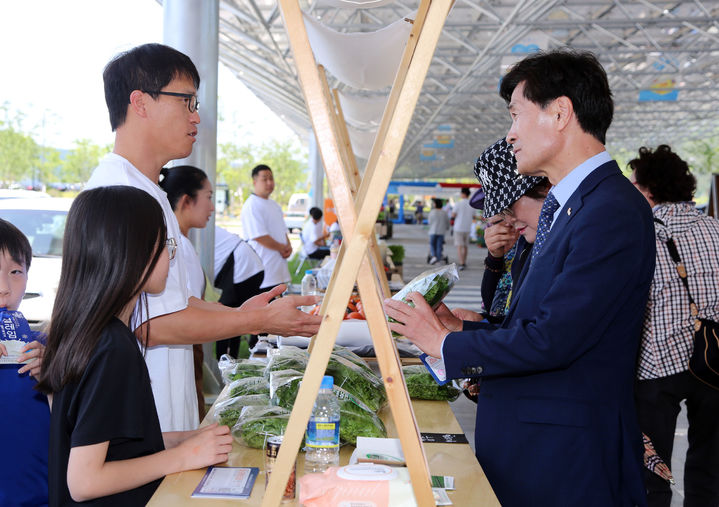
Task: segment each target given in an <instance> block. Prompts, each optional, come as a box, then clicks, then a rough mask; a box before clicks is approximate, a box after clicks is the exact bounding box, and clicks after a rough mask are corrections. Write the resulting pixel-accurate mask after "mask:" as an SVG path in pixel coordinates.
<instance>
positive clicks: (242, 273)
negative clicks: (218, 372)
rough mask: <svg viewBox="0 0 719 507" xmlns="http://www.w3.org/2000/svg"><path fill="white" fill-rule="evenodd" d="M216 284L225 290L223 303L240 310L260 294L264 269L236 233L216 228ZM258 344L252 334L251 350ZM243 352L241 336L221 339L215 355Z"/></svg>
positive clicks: (254, 253) (257, 256) (237, 354)
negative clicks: (241, 350) (241, 349)
mask: <svg viewBox="0 0 719 507" xmlns="http://www.w3.org/2000/svg"><path fill="white" fill-rule="evenodd" d="M214 275H215V276H214V280H215V282H214V285H215V287H217V288H218V289H220V290H221V291H222V295H221V296H220V303H222V304H223V305H225V306H230V307H232V308H239V307H240V306H242V304H243V303H244V302H245V301H247V300H248V299H250V298H251V297H252V296H255V295H257V294H260V293H261V292H262V289H260V285H262V279H263V278H264V277H265V268H264V266H263V265H262V259H260V256H259V255H257V252H255V251H254V249H253V248H252V247H251V246H250V245H249V243H247V241H245V240H244V239H242V238H241V237H239V236H238V235H237V234H233V233H231V232H229V231H227V230H225V229H223V228H222V227H215V273H214ZM256 343H257V335H254V334H253V335H250V340H249V343H248V344H249V347H250V348H253V347H254V346H255V344H256ZM239 350H240V337H239V336H236V337H234V338H229V339H227V340H218V341H217V344H216V345H215V356H216V357H217V359H218V360H219V359H220V357H222V354H229V355H231V356H232V357H235V358H237V357H238V356H239Z"/></svg>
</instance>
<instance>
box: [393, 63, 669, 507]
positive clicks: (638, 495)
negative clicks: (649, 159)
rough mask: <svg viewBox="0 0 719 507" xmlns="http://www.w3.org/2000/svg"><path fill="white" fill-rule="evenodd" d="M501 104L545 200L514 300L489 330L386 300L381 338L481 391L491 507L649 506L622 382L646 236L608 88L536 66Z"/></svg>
mask: <svg viewBox="0 0 719 507" xmlns="http://www.w3.org/2000/svg"><path fill="white" fill-rule="evenodd" d="M500 95H501V96H502V98H504V99H505V100H506V101H507V103H508V106H509V107H508V109H509V113H510V116H511V118H512V126H511V128H510V129H509V132H508V133H507V142H508V143H509V144H511V145H512V148H513V153H514V156H515V159H516V161H517V169H518V171H519V173H520V174H523V175H529V176H544V177H547V178H548V179H549V181H550V182H551V183H552V185H553V187H552V189H551V191H550V192H549V193H548V194H547V197H546V199H545V201H544V204H543V206H542V210H541V213H540V219H539V222H538V227H537V234H536V239H535V241H534V246H533V247H532V255H531V257H530V258H529V260H528V262H526V263H525V265H524V268H523V271H522V273H521V274H520V283H521V289H520V290H519V292H518V293H516V294H514V295H513V297H512V303H511V305H510V308H509V311H508V313H507V316H506V317H505V319H504V321H503V322H502V324H501V325H500V326H499V327H496V326H494V325H492V324H490V323H485V322H469V321H462V320H460V319H458V318H457V317H455V316H454V315H453V314H452V313H451V312H450V311H449V309H448V308H447V307H446V306H444V305H439V306H438V307H437V309H436V310H433V309H432V308H430V306H429V305H428V304H427V302H426V301H425V300H424V297H422V295H421V294H419V293H417V292H411V293H409V294H408V295H407V299H408V300H409V301H411V302H412V303H414V307H412V306H410V305H407V304H404V303H403V302H401V301H394V300H392V299H386V300H385V302H384V307H385V310H386V312H387V314H388V316H390V317H392V318H393V319H395V320H396V321H397V322H394V323H391V324H390V328H391V329H392V330H393V331H395V332H397V333H400V334H402V335H403V336H405V337H407V338H409V339H410V340H411V341H412V342H413V343H414V344H415V345H417V346H418V347H419V348H420V349H422V351H423V352H425V353H426V354H428V355H430V356H433V357H436V358H442V359H443V361H444V368H445V371H446V376H447V378H465V377H471V378H477V379H481V382H482V388H481V390H480V392H479V396H478V403H477V420H476V428H475V449H476V453H477V459H478V461H479V463H480V465H481V466H482V469H483V471H484V472H485V473H486V475H487V478H488V480H489V482H490V484H492V488H493V490H494V492H495V493H496V495H497V498H498V499H499V502H500V503H501V504H502V505H505V506H524V505H533V506H547V507H550V506H552V507H553V506H556V505H572V506H574V505H581V506H583V507H588V506H596V507H605V506H608V505H612V506H626V507H629V506H640V507H641V506H644V505H646V492H645V490H644V484H643V481H642V455H643V443H642V437H641V431H640V430H639V424H638V421H637V415H636V409H635V407H634V396H633V377H634V372H635V360H636V356H637V351H638V348H639V332H640V329H641V324H642V312H643V310H644V308H645V307H646V303H647V296H648V292H649V286H650V284H651V281H652V277H653V275H654V258H655V245H654V231H653V224H652V215H651V210H650V208H649V206H648V205H647V203H646V200H644V199H643V198H642V197H641V196H640V195H639V194H638V193H637V192H636V191H635V189H634V188H633V187H632V185H631V183H630V182H629V181H628V180H627V178H625V177H624V176H623V175H622V173H621V171H620V170H619V167H618V166H617V164H616V162H614V161H613V160H612V159H611V157H610V156H609V154H608V153H607V152H606V151H605V148H604V143H605V136H606V131H607V129H608V127H609V125H610V124H611V121H612V116H613V108H614V105H613V100H612V93H611V90H610V88H609V82H608V80H607V76H606V73H605V72H604V69H603V68H602V66H601V65H600V63H599V61H598V60H597V58H596V57H595V56H594V55H592V54H591V53H586V52H574V51H569V50H555V51H550V52H539V53H534V54H532V55H530V56H527V57H526V58H524V59H523V60H521V61H520V62H518V63H517V64H515V65H514V66H513V67H512V68H511V69H510V71H509V72H508V73H507V74H506V75H505V76H504V77H503V79H502V82H501V85H500ZM599 379H601V380H599ZM528 450H529V451H528Z"/></svg>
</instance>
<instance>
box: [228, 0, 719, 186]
mask: <svg viewBox="0 0 719 507" xmlns="http://www.w3.org/2000/svg"><path fill="white" fill-rule="evenodd" d="M363 2H365V3H364V4H363V5H360V4H362V3H363ZM338 5H339V7H338ZM369 5H371V6H374V7H371V8H367V7H368V6H369ZM418 5H419V2H418V0H411V1H410V0H396V1H390V0H374V1H372V0H369V1H368V0H312V2H311V3H309V4H308V3H307V0H301V6H302V9H303V11H304V12H305V13H306V15H308V16H309V17H311V18H312V20H313V23H306V24H308V25H309V24H312V25H319V26H316V27H315V30H314V31H318V32H322V33H325V32H326V33H327V34H328V35H327V36H328V37H333V36H336V37H341V35H342V34H343V33H344V34H350V33H351V34H356V35H354V36H352V37H350V38H347V39H346V40H348V41H349V40H350V39H352V41H354V42H352V43H350V42H347V43H346V44H345V43H335V44H334V46H333V45H332V44H330V45H329V49H332V50H334V53H336V54H335V56H337V57H339V61H340V62H341V61H342V60H343V59H344V60H345V61H346V62H348V63H350V64H355V65H361V62H359V60H358V58H359V56H358V55H357V54H353V53H349V52H348V53H347V54H345V55H344V57H343V53H342V51H343V49H344V48H345V47H348V48H349V47H350V46H352V47H353V48H354V49H351V50H354V51H356V50H357V48H358V47H359V48H360V49H361V48H363V47H366V48H368V49H367V51H371V50H372V49H371V48H372V47H373V44H376V43H375V42H372V43H370V42H364V41H363V40H362V39H361V36H360V35H358V32H367V33H368V34H367V35H368V37H369V35H372V34H370V33H369V32H378V33H379V31H382V29H384V28H385V27H389V26H390V25H393V24H394V26H397V27H398V29H399V30H406V29H405V28H403V27H402V25H403V24H406V23H407V22H406V21H403V19H405V18H407V19H411V18H412V17H413V16H414V12H415V11H416V9H417V7H418ZM358 7H359V8H358ZM717 16H719V0H693V1H689V0H684V1H681V0H675V1H661V0H654V1H649V0H614V1H609V0H524V1H522V0H517V1H511V0H457V1H456V3H455V5H454V7H453V9H452V12H451V13H450V15H449V18H448V20H447V23H446V25H445V28H444V31H443V33H442V36H441V38H440V41H439V44H438V47H437V50H436V52H435V55H434V58H433V60H432V65H431V67H430V69H429V73H428V75H427V79H426V81H425V83H424V87H423V89H422V93H421V95H420V98H419V102H418V104H417V108H416V111H415V114H414V116H413V118H412V122H411V125H410V127H409V131H408V133H407V137H406V140H405V143H404V146H403V148H402V152H401V154H400V158H399V162H398V165H399V166H405V168H406V169H405V170H406V171H407V172H406V173H402V174H397V173H396V176H413V177H419V178H421V177H426V176H431V177H433V178H436V177H442V176H443V175H447V172H446V169H448V168H450V167H452V166H455V165H457V164H464V167H465V169H466V174H467V175H469V174H471V171H470V167H471V164H473V162H474V160H475V159H476V157H477V155H479V153H481V151H482V150H483V149H484V148H485V147H486V146H488V145H490V144H491V143H492V142H494V141H495V140H496V139H498V138H500V137H503V136H504V135H505V133H506V131H507V129H508V128H509V124H510V120H509V115H508V113H507V108H506V104H505V103H504V101H503V100H502V99H501V98H500V97H499V95H498V93H497V88H498V83H499V79H500V77H501V75H502V74H503V73H504V72H505V71H506V68H507V66H509V65H511V63H512V62H514V61H516V60H517V59H519V58H521V57H523V56H524V55H525V54H526V52H528V51H533V50H536V49H552V48H556V47H563V46H570V47H572V48H575V49H581V50H589V51H592V52H594V53H595V54H596V55H597V56H598V58H599V59H600V61H601V63H602V64H603V65H604V67H605V69H606V71H607V73H608V75H609V80H610V85H611V87H612V90H613V93H614V99H615V116H614V121H613V123H612V126H611V128H610V130H609V132H608V135H607V141H608V145H609V147H610V149H612V148H614V149H617V148H626V149H629V150H632V151H633V150H636V149H637V148H638V147H639V146H641V145H652V146H653V145H656V144H659V143H662V142H664V143H672V144H676V143H678V142H681V141H683V140H687V139H697V138H702V137H706V136H708V135H712V134H716V133H717V132H718V127H719V115H717V114H716V107H717V102H718V101H717V99H718V98H719V87H718V86H717V81H718V79H717V78H718V77H719V76H718V75H717V74H718V73H719V22H718V19H717ZM388 31H389V30H384V31H383V32H388ZM310 32H312V30H310ZM333 32H335V33H336V32H339V34H337V35H335V34H333ZM310 37H312V33H310ZM387 37H388V38H387V39H386V40H387V41H388V42H381V43H380V44H379V46H380V47H383V46H382V44H385V46H384V48H385V52H386V54H387V56H386V59H391V58H393V56H392V47H391V44H392V42H391V36H390V35H387ZM404 37H405V39H403V40H406V36H404ZM395 38H396V36H395ZM328 40H332V39H331V38H330V39H328ZM358 40H359V42H357V41H358ZM366 40H367V41H369V38H367V39H366ZM311 41H312V43H313V49H314V50H315V55H316V57H317V59H318V61H319V60H320V57H319V56H318V50H319V48H318V47H316V42H315V41H314V39H312V38H311ZM323 49H327V47H325V48H323ZM348 51H350V49H348ZM370 57H371V58H370V59H369V60H370V61H372V58H374V59H375V61H377V62H378V63H377V66H378V67H381V66H382V65H384V66H386V63H387V62H386V61H385V55H384V53H382V54H380V56H377V55H370ZM325 58H326V57H325V56H323V57H322V59H323V63H324V59H325ZM220 60H221V61H222V62H223V63H224V64H225V65H226V66H228V67H229V68H230V69H231V70H232V71H233V72H234V73H235V74H236V75H237V77H238V78H239V79H240V80H242V81H243V82H244V83H245V84H246V85H247V86H248V87H249V88H250V89H251V90H252V91H253V92H254V93H255V94H256V95H257V97H259V98H260V99H261V100H262V101H263V102H264V103H266V104H267V105H268V106H269V107H270V109H272V110H273V111H274V112H275V113H277V114H278V115H279V116H280V117H282V118H283V119H284V120H285V121H286V122H287V123H288V124H289V125H290V126H291V127H292V128H293V129H294V130H295V131H297V133H298V134H299V135H300V136H302V137H304V136H306V135H307V132H308V130H309V129H310V123H309V119H308V115H307V112H306V109H305V105H304V100H303V98H302V94H301V91H300V88H299V85H298V82H297V75H296V71H295V67H294V62H293V60H292V54H291V52H290V50H289V47H288V43H287V36H286V33H285V26H284V24H283V22H282V17H281V15H280V11H279V8H278V5H277V3H276V1H274V0H220ZM325 67H327V69H328V78H329V79H330V86H331V87H333V88H339V89H340V91H341V100H342V102H343V108H344V109H345V110H347V111H357V113H356V116H355V118H356V121H353V119H352V117H349V118H348V123H349V124H350V127H351V129H350V132H352V131H353V130H354V131H355V134H354V135H353V140H355V142H354V143H353V148H354V150H355V153H358V154H359V155H362V154H363V152H365V151H368V148H367V144H369V145H370V146H371V140H372V137H373V132H372V128H376V123H377V122H376V121H373V120H372V118H368V117H362V116H363V112H364V116H367V114H368V112H369V113H371V112H372V111H377V110H379V111H381V110H382V107H383V103H384V101H386V97H387V94H388V93H389V87H388V86H385V87H383V88H379V89H377V87H378V86H382V82H381V80H379V81H378V80H377V79H376V77H375V76H369V77H367V81H366V82H367V83H369V84H367V85H363V84H362V83H360V82H359V81H357V79H356V78H357V76H356V75H358V74H361V75H360V78H359V79H362V78H363V77H364V74H362V73H361V72H359V73H358V72H355V74H356V75H355V76H351V77H345V75H344V74H343V71H342V70H341V69H340V70H336V71H335V72H336V73H337V74H341V75H342V78H343V79H344V81H340V80H339V79H338V77H337V75H335V74H333V73H332V69H331V66H330V65H329V64H327V63H325ZM349 70H356V69H349ZM347 81H352V85H350V84H347ZM363 82H364V81H363ZM363 86H366V87H365V88H363ZM373 125H374V127H373ZM360 145H363V146H360ZM462 173H463V174H464V171H462Z"/></svg>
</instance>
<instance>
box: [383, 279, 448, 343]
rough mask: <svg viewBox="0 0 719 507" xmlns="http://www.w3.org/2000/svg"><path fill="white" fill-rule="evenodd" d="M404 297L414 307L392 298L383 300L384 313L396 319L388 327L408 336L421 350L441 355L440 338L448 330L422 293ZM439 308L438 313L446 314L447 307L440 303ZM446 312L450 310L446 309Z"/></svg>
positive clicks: (442, 337)
mask: <svg viewBox="0 0 719 507" xmlns="http://www.w3.org/2000/svg"><path fill="white" fill-rule="evenodd" d="M406 299H407V300H408V301H412V302H413V303H414V305H415V307H414V308H412V307H411V306H409V305H408V304H406V303H403V302H402V301H396V300H394V299H385V300H384V305H383V306H384V311H385V313H386V314H387V315H388V316H390V317H392V318H393V319H394V320H396V321H397V322H391V323H390V325H389V327H390V329H391V330H392V331H394V332H396V333H399V334H401V335H403V336H405V337H406V338H408V339H409V340H410V341H411V342H412V343H414V344H415V345H417V347H419V348H420V349H421V350H422V352H424V353H426V354H429V355H430V356H433V357H442V340H444V337H445V336H447V334H448V333H449V332H450V330H449V329H447V328H446V327H445V326H444V325H443V323H442V322H441V321H440V319H439V317H438V316H437V314H435V312H434V311H433V310H432V308H431V307H430V306H429V305H428V304H427V301H425V300H424V296H422V294H420V293H419V292H410V293H409V294H407V296H406ZM442 307H443V308H442ZM440 308H441V310H440V309H439V308H438V310H439V311H440V313H442V314H443V316H446V314H445V309H446V308H447V307H446V306H444V305H441V307H440ZM447 313H451V312H449V311H448V310H447ZM455 319H456V318H455Z"/></svg>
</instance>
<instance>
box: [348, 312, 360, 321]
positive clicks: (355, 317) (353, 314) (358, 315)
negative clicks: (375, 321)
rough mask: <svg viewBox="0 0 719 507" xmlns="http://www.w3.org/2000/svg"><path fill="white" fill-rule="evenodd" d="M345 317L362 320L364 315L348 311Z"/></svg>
mask: <svg viewBox="0 0 719 507" xmlns="http://www.w3.org/2000/svg"><path fill="white" fill-rule="evenodd" d="M346 318H347V319H360V320H364V317H363V316H362V314H361V313H360V312H352V313H348V314H347V317H346Z"/></svg>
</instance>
